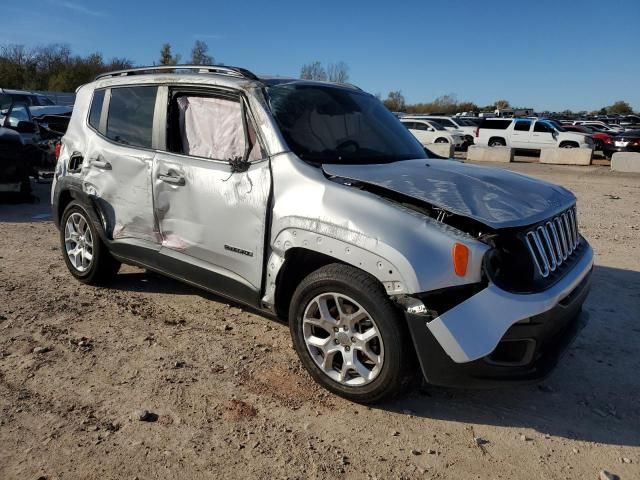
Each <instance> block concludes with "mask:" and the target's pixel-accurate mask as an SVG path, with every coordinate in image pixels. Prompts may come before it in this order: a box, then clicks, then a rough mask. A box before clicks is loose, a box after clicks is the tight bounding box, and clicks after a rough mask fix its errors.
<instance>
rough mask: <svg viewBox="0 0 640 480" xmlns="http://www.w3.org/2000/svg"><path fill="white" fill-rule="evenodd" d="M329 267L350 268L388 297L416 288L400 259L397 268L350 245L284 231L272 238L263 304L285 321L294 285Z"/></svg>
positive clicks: (407, 265) (307, 233) (412, 275)
mask: <svg viewBox="0 0 640 480" xmlns="http://www.w3.org/2000/svg"><path fill="white" fill-rule="evenodd" d="M330 263H342V264H346V265H350V266H352V267H355V268H358V269H360V270H362V271H364V272H366V273H368V274H370V275H372V276H373V277H375V278H376V279H377V280H378V281H379V282H380V284H381V285H382V287H383V288H384V290H385V291H386V292H387V293H388V294H389V295H397V294H403V293H408V292H411V291H413V290H414V289H415V288H416V286H417V277H416V274H415V272H414V271H413V269H411V265H410V263H409V262H408V260H407V259H405V258H404V257H402V263H403V264H404V265H401V266H400V267H399V266H398V265H396V264H394V263H392V262H391V261H389V260H387V259H386V258H383V257H382V256H381V255H378V254H376V253H373V252H371V251H369V250H367V249H364V248H362V247H359V246H357V245H354V244H352V243H349V242H345V241H343V240H339V239H337V238H333V237H330V236H326V235H322V234H318V233H317V232H311V231H304V230H300V229H286V230H283V231H282V232H280V234H279V235H278V236H277V237H276V240H275V242H274V245H273V249H272V252H271V254H270V255H269V258H268V260H267V265H266V275H265V293H264V297H263V299H262V301H263V303H264V304H265V305H266V306H267V307H268V308H270V309H272V310H274V311H275V312H276V314H278V316H280V317H281V318H286V317H287V315H288V308H289V307H288V304H289V301H290V300H291V296H292V295H293V292H294V290H295V289H296V287H297V285H298V284H299V283H300V282H301V281H302V279H303V278H305V277H306V276H307V275H308V274H310V273H311V272H313V271H315V270H317V269H318V268H321V267H323V266H325V265H328V264H330ZM398 263H399V262H398ZM402 267H404V268H402Z"/></svg>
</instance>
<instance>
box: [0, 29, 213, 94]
mask: <svg viewBox="0 0 640 480" xmlns="http://www.w3.org/2000/svg"><path fill="white" fill-rule="evenodd" d="M181 58H182V57H181V55H180V54H173V53H172V47H171V44H169V43H165V44H164V45H162V47H161V49H160V55H159V58H158V60H157V61H156V62H154V65H176V64H178V63H179V62H180V60H181ZM214 62H215V60H214V58H213V57H212V56H211V55H210V54H209V47H208V45H207V44H206V42H204V41H202V40H196V42H195V43H194V45H193V48H192V50H191V59H190V63H191V64H193V65H211V64H213V63H214ZM134 66H135V63H134V62H133V60H130V59H128V58H125V57H113V58H111V59H109V60H105V59H104V57H103V55H102V53H100V52H96V53H90V54H88V55H86V56H81V55H74V54H72V52H71V48H70V47H69V45H67V44H60V43H53V44H49V45H45V46H38V47H33V48H30V47H27V46H25V45H17V44H6V45H0V87H2V88H15V89H25V90H49V91H53V92H74V91H75V90H76V88H78V87H79V86H80V85H83V84H85V83H87V82H90V81H92V80H93V79H94V78H95V77H96V76H97V75H99V74H101V73H105V72H110V71H114V70H124V69H128V68H133V67H134Z"/></svg>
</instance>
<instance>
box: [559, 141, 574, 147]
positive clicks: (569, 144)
mask: <svg viewBox="0 0 640 480" xmlns="http://www.w3.org/2000/svg"><path fill="white" fill-rule="evenodd" d="M560 148H578V144H577V143H575V142H562V143H561V144H560Z"/></svg>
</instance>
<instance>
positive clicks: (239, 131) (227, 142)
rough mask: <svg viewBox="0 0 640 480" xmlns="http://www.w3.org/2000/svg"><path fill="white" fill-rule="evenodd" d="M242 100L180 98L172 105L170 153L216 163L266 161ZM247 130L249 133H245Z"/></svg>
mask: <svg viewBox="0 0 640 480" xmlns="http://www.w3.org/2000/svg"><path fill="white" fill-rule="evenodd" d="M244 113H245V112H244V111H243V108H242V103H241V100H240V98H230V97H222V96H221V97H218V96H202V95H193V94H187V93H185V94H177V95H176V96H175V97H174V100H173V102H172V111H171V114H170V115H171V117H170V118H172V119H173V120H172V123H171V125H170V131H169V141H170V150H171V151H173V152H176V153H182V154H184V155H190V156H195V157H203V158H209V159H213V160H223V161H229V160H236V159H239V158H245V155H247V159H248V160H249V161H253V160H258V159H261V158H263V157H264V154H263V152H262V149H261V147H260V143H259V142H258V139H257V135H256V132H255V129H254V128H253V124H252V123H251V122H250V121H249V120H248V119H246V120H245V117H244ZM245 130H246V133H245Z"/></svg>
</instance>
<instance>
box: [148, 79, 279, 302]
mask: <svg viewBox="0 0 640 480" xmlns="http://www.w3.org/2000/svg"><path fill="white" fill-rule="evenodd" d="M167 103H168V105H169V107H168V110H167V111H166V116H167V125H168V127H167V130H166V132H167V133H166V142H165V143H166V151H165V152H162V153H159V154H158V156H157V158H156V160H155V163H154V167H153V181H154V191H153V193H154V204H155V213H156V217H157V219H158V224H159V227H160V235H161V239H162V248H161V250H160V253H161V256H164V259H165V262H166V264H167V266H168V267H167V268H169V269H173V273H174V274H177V275H180V276H183V277H185V278H186V279H187V280H190V281H192V282H195V283H198V284H200V285H202V286H205V287H206V288H209V289H211V290H214V291H216V292H219V293H221V294H223V295H226V296H229V297H233V298H235V299H238V300H241V301H245V302H248V303H255V304H257V302H258V298H259V292H260V289H261V284H262V274H263V259H264V246H265V238H266V228H267V208H268V204H269V195H270V191H271V170H270V164H269V158H268V157H267V156H266V155H265V153H264V149H263V147H262V144H261V141H260V139H259V138H258V137H257V135H256V133H255V132H256V130H255V128H254V126H253V120H252V116H251V113H250V112H249V110H248V108H247V106H246V105H247V104H246V102H245V99H244V98H243V96H242V95H241V94H240V93H239V92H232V91H228V90H225V91H223V90H220V91H218V90H211V89H209V90H198V89H195V90H189V89H186V90H185V89H180V88H175V89H169V91H168V102H167Z"/></svg>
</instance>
